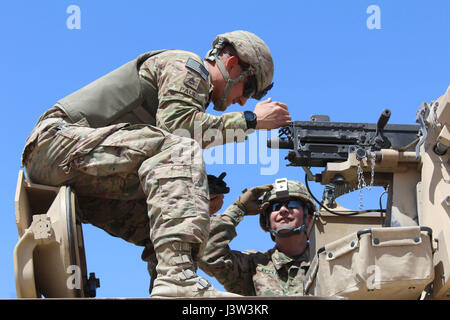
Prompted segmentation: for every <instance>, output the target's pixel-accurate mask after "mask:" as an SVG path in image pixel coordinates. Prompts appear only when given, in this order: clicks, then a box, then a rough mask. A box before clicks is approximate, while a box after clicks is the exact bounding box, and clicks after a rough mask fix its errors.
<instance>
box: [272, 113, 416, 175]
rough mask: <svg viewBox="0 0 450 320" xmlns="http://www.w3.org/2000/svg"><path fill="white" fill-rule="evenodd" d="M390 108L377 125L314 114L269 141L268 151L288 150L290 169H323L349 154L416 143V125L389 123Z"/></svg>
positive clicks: (362, 156) (359, 154) (366, 154)
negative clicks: (272, 149) (292, 167)
mask: <svg viewBox="0 0 450 320" xmlns="http://www.w3.org/2000/svg"><path fill="white" fill-rule="evenodd" d="M390 116H391V111H390V110H389V109H385V110H383V112H382V113H381V115H380V117H379V119H378V122H377V123H376V124H373V123H349V122H330V118H329V117H328V116H323V115H314V116H312V117H311V121H294V122H292V123H291V124H290V125H288V126H286V127H283V128H281V129H280V131H279V137H277V138H269V139H268V141H267V146H268V147H269V148H279V149H291V151H289V153H288V155H287V157H286V159H287V160H289V162H290V163H289V164H288V165H289V166H302V167H325V166H326V165H327V163H329V162H342V161H345V160H347V159H348V156H349V154H350V153H356V156H357V157H358V158H359V159H362V158H365V157H367V156H368V155H369V153H370V152H374V151H378V150H381V149H388V148H394V149H396V148H402V147H403V148H404V147H405V146H407V147H408V149H409V148H410V147H412V146H411V145H412V144H413V143H414V142H416V140H417V138H418V133H419V126H417V125H404V124H392V125H388V124H387V122H388V120H389V118H390Z"/></svg>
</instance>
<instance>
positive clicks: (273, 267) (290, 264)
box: [199, 205, 309, 296]
mask: <svg viewBox="0 0 450 320" xmlns="http://www.w3.org/2000/svg"><path fill="white" fill-rule="evenodd" d="M243 216H244V212H243V211H242V210H241V209H240V208H239V207H238V206H236V205H231V206H230V207H229V208H228V209H227V210H226V211H225V212H224V213H223V214H220V215H215V216H213V217H212V218H211V227H210V235H209V240H208V242H207V244H206V247H205V251H204V254H203V256H202V259H201V261H200V262H199V266H200V268H201V269H202V270H203V271H205V273H207V274H208V275H210V276H212V277H215V278H216V279H217V280H218V281H219V282H220V283H221V284H222V285H223V286H224V288H225V289H226V290H227V291H229V292H233V293H237V294H241V295H246V296H294V295H303V282H304V280H305V274H306V271H307V269H308V266H309V263H308V261H309V257H308V254H307V250H306V251H305V253H304V254H302V255H300V256H298V257H295V258H292V257H289V256H287V255H285V254H283V253H282V252H280V251H278V250H277V249H276V248H273V249H270V250H268V251H266V252H258V251H253V250H248V251H245V252H240V251H235V250H231V249H230V247H229V243H230V241H231V240H232V239H233V238H234V237H235V236H236V226H237V225H238V223H239V222H240V221H241V220H242V218H243Z"/></svg>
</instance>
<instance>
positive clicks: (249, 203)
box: [236, 184, 273, 215]
mask: <svg viewBox="0 0 450 320" xmlns="http://www.w3.org/2000/svg"><path fill="white" fill-rule="evenodd" d="M272 188H273V185H271V184H265V185H262V186H258V187H254V188H251V189H250V190H247V189H245V190H243V191H242V194H241V195H240V196H239V199H238V200H236V204H237V205H238V206H239V207H241V208H242V209H243V210H244V211H245V214H246V215H255V214H258V213H260V208H261V204H262V200H259V198H260V197H261V196H262V195H263V194H264V193H266V192H267V191H270V190H272Z"/></svg>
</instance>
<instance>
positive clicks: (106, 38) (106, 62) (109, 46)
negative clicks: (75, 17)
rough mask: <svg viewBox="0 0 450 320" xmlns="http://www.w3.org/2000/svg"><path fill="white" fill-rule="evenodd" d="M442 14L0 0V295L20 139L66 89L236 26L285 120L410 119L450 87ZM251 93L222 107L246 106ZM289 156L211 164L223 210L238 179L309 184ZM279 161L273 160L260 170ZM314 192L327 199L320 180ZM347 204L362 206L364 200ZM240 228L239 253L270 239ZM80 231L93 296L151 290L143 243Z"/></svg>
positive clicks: (419, 9)
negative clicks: (260, 53)
mask: <svg viewBox="0 0 450 320" xmlns="http://www.w3.org/2000/svg"><path fill="white" fill-rule="evenodd" d="M70 5H77V6H78V7H79V8H80V10H81V23H80V29H69V28H68V27H67V23H66V22H67V19H68V18H69V17H70V15H71V14H69V13H67V12H66V10H67V8H68V7H69V6H70ZM370 5H376V6H378V8H379V9H380V29H377V28H375V29H370V28H368V25H367V20H368V19H369V22H370V21H372V20H370V19H371V15H372V14H371V13H367V8H368V7H369V6H370ZM449 17H450V3H449V2H448V1H445V0H431V1H412V0H409V1H406V0H397V1H387V0H383V1H382V0H371V1H366V0H359V1H356V0H355V1H331V0H321V1H264V0H260V1H234V0H230V1H222V2H217V1H216V2H214V1H204V2H203V1H189V2H186V1H144V0H140V1H137V0H130V1H103V0H96V1H92V0H90V1H87V0H84V1H82V0H78V1H77V0H72V1H65V0H58V1H55V0H53V1H51V0H41V1H23V0H14V1H12V0H1V1H0V35H1V36H0V39H1V41H2V46H1V48H2V49H1V51H0V57H1V59H0V70H1V75H2V76H1V78H0V97H1V110H2V112H3V114H2V115H3V121H2V126H1V127H0V130H1V134H0V139H1V144H2V145H3V146H4V148H3V150H4V151H3V152H4V156H2V157H1V160H0V161H1V167H2V169H3V170H2V176H3V178H2V183H1V184H0V187H1V190H0V196H1V199H0V206H1V210H0V211H1V212H2V214H1V216H0V221H1V222H0V257H1V262H0V298H14V297H15V296H16V294H15V285H14V269H13V258H12V252H13V249H14V246H15V244H16V242H17V238H18V234H17V229H16V226H15V219H14V193H15V188H16V182H17V174H18V171H19V169H20V155H21V152H22V148H23V146H24V142H25V139H26V138H27V136H28V134H29V133H30V132H31V130H32V128H33V126H34V124H35V123H36V120H37V119H38V117H39V116H40V115H41V114H42V113H43V112H44V111H45V110H47V109H48V108H49V107H51V106H52V105H53V104H54V103H55V102H56V101H57V100H59V99H60V98H62V97H64V96H65V95H67V94H69V93H71V92H73V91H75V90H77V89H79V88H80V87H82V86H84V85H86V84H88V83H89V82H91V81H93V80H94V79H96V78H98V77H100V76H102V75H104V74H105V73H107V72H109V71H111V70H113V69H114V68H116V67H118V66H120V65H122V64H124V63H125V62H128V61H129V60H132V59H134V58H135V57H136V56H137V55H139V54H140V53H143V52H145V51H149V50H154V49H164V48H177V49H184V50H189V51H193V52H195V53H197V54H199V55H200V56H204V54H205V53H206V52H207V50H209V49H210V46H211V42H212V40H213V39H214V37H215V36H216V35H217V34H219V33H223V32H227V31H231V30H236V29H244V30H249V31H252V32H254V33H256V34H258V35H259V36H260V37H261V38H263V39H264V40H265V41H266V43H267V44H268V46H269V47H270V49H271V51H272V54H273V57H274V62H275V76H274V82H275V86H274V88H273V89H272V91H271V92H270V94H269V96H271V97H272V98H273V99H274V100H279V101H283V102H285V103H286V104H287V105H288V107H289V111H290V113H291V116H292V118H293V119H296V120H308V119H309V117H310V115H312V114H328V115H330V117H331V120H332V121H349V122H376V121H377V119H378V116H379V114H380V112H381V111H382V109H384V108H390V109H391V111H392V116H391V120H390V123H406V124H414V123H415V114H416V110H417V108H418V107H419V105H420V104H421V103H422V102H423V101H430V100H433V99H436V98H437V97H439V96H440V95H442V94H443V93H444V92H445V91H446V89H447V87H448V86H449V85H450V81H449V80H450V77H449V75H450V60H449V53H450V41H449V35H450V19H449ZM372 22H374V21H372ZM369 25H370V24H369ZM375 26H376V25H375ZM255 103H256V101H255V100H251V101H249V102H248V104H247V105H246V106H245V107H240V106H232V107H230V108H229V111H238V110H253V108H254V105H255ZM208 111H209V112H212V113H214V114H217V113H215V112H213V111H212V108H211V107H210V108H209V109H208ZM261 139H262V138H261V136H256V141H260V140H261ZM262 143H263V144H264V141H263V142H262ZM247 144H248V142H247ZM246 148H247V149H246V150H249V148H248V145H247V147H246ZM258 150H260V149H259V147H258ZM261 150H263V149H261ZM225 154H226V150H225V152H224V157H225ZM285 155H286V152H285V151H283V152H280V154H279V155H277V156H276V157H269V159H270V162H269V164H267V163H264V158H263V157H260V156H258V157H257V159H258V162H257V163H256V164H255V163H250V160H249V154H247V155H246V161H245V164H237V160H235V161H233V163H231V164H220V163H219V164H212V163H209V164H207V171H208V172H209V173H213V174H220V173H221V172H222V171H226V172H227V177H226V181H227V183H228V185H229V186H230V187H231V192H230V193H229V194H228V195H227V196H226V198H225V205H224V208H223V209H225V208H226V207H227V206H228V205H230V204H231V203H232V202H233V201H234V200H235V199H236V198H237V197H238V195H239V193H240V191H241V190H242V189H244V188H250V187H252V186H255V185H260V184H265V183H272V182H273V181H274V179H276V178H280V177H289V178H291V179H300V180H303V176H304V173H303V172H302V171H301V169H299V168H292V167H291V168H286V167H285V164H286V161H285V160H284V156H285ZM275 159H276V161H278V167H272V168H276V170H274V171H273V172H272V173H271V174H269V175H262V171H263V170H262V169H263V168H266V169H267V168H268V167H269V166H270V165H271V166H276V165H277V164H276V163H275ZM223 162H224V161H223ZM313 190H314V191H315V192H317V194H318V195H321V192H322V187H321V186H320V185H317V186H314V188H313ZM378 196H379V193H377V194H375V195H371V194H366V193H364V199H365V205H366V208H368V207H369V206H371V204H372V203H373V204H374V205H375V206H376V203H377V199H378ZM374 199H376V200H374ZM371 201H372V202H371ZM343 204H345V205H347V206H348V207H350V208H355V209H357V207H358V204H359V200H358V197H357V196H356V197H354V198H351V197H350V199H348V200H346V202H344V203H343ZM238 233H239V235H238V237H237V238H236V239H235V240H234V241H232V242H231V247H232V248H233V249H237V250H244V249H257V250H266V249H269V248H271V247H272V246H273V243H272V242H271V240H270V237H269V235H268V234H265V233H264V232H263V231H262V230H260V229H259V225H258V220H257V217H246V218H245V219H244V221H243V222H242V223H241V224H240V225H239V227H238ZM84 234H85V245H86V254H87V265H88V271H89V272H95V273H96V275H97V277H100V279H101V288H100V289H98V291H97V294H98V297H147V296H148V292H147V289H148V281H149V278H148V275H147V270H146V265H145V264H144V263H143V262H142V261H141V260H140V254H141V249H140V248H138V247H135V246H133V245H131V244H128V243H126V242H125V241H123V240H121V239H117V238H113V237H111V236H109V235H107V234H106V233H105V232H103V231H102V230H100V229H97V228H94V227H92V226H90V225H85V226H84ZM213 284H215V285H216V286H217V287H218V288H221V286H219V285H217V282H215V281H214V280H213Z"/></svg>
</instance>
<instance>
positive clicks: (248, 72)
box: [206, 30, 274, 111]
mask: <svg viewBox="0 0 450 320" xmlns="http://www.w3.org/2000/svg"><path fill="white" fill-rule="evenodd" d="M226 45H231V46H233V48H234V50H235V51H236V53H237V55H238V58H239V61H240V62H243V63H245V64H246V65H248V68H246V69H245V70H244V71H243V72H242V73H241V75H240V76H239V77H238V78H236V79H231V78H230V75H229V74H228V71H227V70H226V68H225V66H224V64H223V62H222V60H221V59H219V54H220V52H221V51H222V49H223V48H224V47H225V46H226ZM206 60H210V61H216V63H217V66H218V67H219V69H220V72H221V73H222V76H223V78H224V79H225V81H226V82H227V85H226V88H225V91H224V93H223V95H222V97H220V98H219V101H218V102H217V103H216V104H215V105H214V109H215V110H219V111H224V110H225V109H226V99H227V96H228V93H229V92H230V90H231V88H232V87H233V85H234V84H235V83H237V82H239V81H241V80H242V79H243V78H245V77H247V76H248V77H254V80H255V81H254V82H255V85H256V88H253V90H251V91H252V92H251V93H250V94H249V98H254V99H257V100H261V99H262V98H263V97H264V96H265V95H266V94H267V92H268V91H269V90H270V89H271V88H272V86H273V82H272V79H273V70H274V65H273V60H272V55H271V53H270V50H269V47H268V46H267V45H266V43H265V42H264V41H263V40H262V39H261V38H259V37H258V36H257V35H255V34H253V33H251V32H248V31H242V30H237V31H232V32H227V33H223V34H219V35H218V36H217V37H216V38H215V39H214V41H213V43H212V49H211V50H210V51H208V53H207V54H206Z"/></svg>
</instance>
